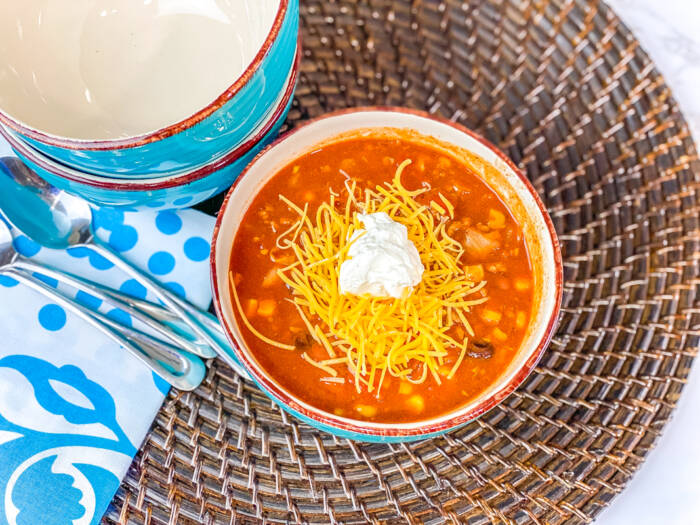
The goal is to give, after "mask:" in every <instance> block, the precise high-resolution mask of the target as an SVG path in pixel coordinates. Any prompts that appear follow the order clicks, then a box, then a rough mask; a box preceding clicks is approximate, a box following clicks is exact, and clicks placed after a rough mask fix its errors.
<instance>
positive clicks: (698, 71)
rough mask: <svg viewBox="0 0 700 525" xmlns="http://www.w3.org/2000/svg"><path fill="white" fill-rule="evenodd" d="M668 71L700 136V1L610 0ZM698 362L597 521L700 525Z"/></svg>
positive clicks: (621, 524)
mask: <svg viewBox="0 0 700 525" xmlns="http://www.w3.org/2000/svg"><path fill="white" fill-rule="evenodd" d="M608 3H609V4H610V5H611V6H612V7H613V9H615V11H616V12H617V14H618V15H619V16H620V18H622V20H623V22H625V23H626V24H627V25H628V27H630V28H631V29H632V31H633V32H634V33H635V35H636V36H637V39H638V40H639V41H640V42H641V44H642V47H643V48H644V49H645V50H646V51H647V53H649V55H650V56H651V58H652V60H653V61H654V62H655V63H656V66H657V68H658V69H659V70H660V71H661V73H662V74H663V75H664V77H665V78H666V81H667V83H668V85H669V86H670V87H671V89H672V90H673V93H674V96H675V97H676V99H677V100H678V102H679V103H680V105H681V108H682V109H683V113H684V115H685V117H686V119H687V120H688V122H689V124H690V127H691V129H692V131H693V134H694V136H695V139H696V140H697V139H698V137H700V0H609V1H608ZM699 434H700V369H699V367H698V366H697V365H696V366H695V367H694V368H693V371H692V373H691V375H690V379H689V380H688V385H687V386H686V388H685V390H684V391H683V394H682V396H681V399H680V402H679V403H678V407H677V408H676V410H675V412H674V413H673V419H672V420H671V422H670V423H669V424H668V426H667V427H666V428H665V429H664V433H663V435H662V436H661V438H660V439H659V441H658V443H657V446H656V448H655V449H654V450H653V451H652V452H651V453H650V454H649V456H648V458H647V461H646V462H645V463H644V464H643V465H642V467H641V468H640V469H639V471H638V472H637V474H636V475H635V476H634V477H633V478H632V481H631V482H630V483H629V485H628V486H627V488H626V489H625V490H624V491H623V492H622V494H620V496H618V497H617V498H616V499H615V500H613V503H612V504H611V506H610V507H609V508H608V509H606V510H605V511H603V513H602V514H601V515H600V517H599V518H598V519H597V520H596V522H595V523H596V525H697V524H700V435H699Z"/></svg>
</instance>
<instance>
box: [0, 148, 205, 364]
mask: <svg viewBox="0 0 700 525" xmlns="http://www.w3.org/2000/svg"><path fill="white" fill-rule="evenodd" d="M22 169H27V168H26V167H25V165H24V164H23V163H22V162H21V161H20V160H19V159H16V158H14V157H4V158H1V159H0V171H2V172H7V171H9V172H11V173H16V172H18V171H19V170H22ZM6 174H7V173H6ZM0 177H2V175H0ZM2 181H5V182H6V179H0V182H2ZM5 190H6V193H7V194H8V195H9V194H10V193H15V192H17V191H18V189H17V188H14V187H12V188H5ZM19 191H22V188H19ZM31 197H32V196H30V198H31ZM26 198H27V197H25V199H26ZM6 199H7V198H5V199H3V198H2V197H0V202H2V201H3V200H6ZM2 217H5V219H6V220H7V222H8V223H10V224H11V225H12V226H14V227H15V228H17V226H16V225H15V224H14V223H13V222H12V221H11V220H10V219H9V217H7V216H6V215H5V214H4V213H3V209H2V207H0V218H2ZM17 230H19V228H17ZM20 233H22V234H25V232H23V231H21V230H20ZM14 267H15V268H22V269H24V270H26V271H27V272H29V273H34V272H39V273H41V274H43V275H45V276H47V277H51V278H53V279H56V280H57V281H60V282H62V283H65V284H67V285H69V286H72V287H73V288H75V289H76V290H79V291H82V292H85V293H88V294H90V295H92V296H94V297H96V298H97V299H100V300H101V301H105V302H108V303H111V304H113V305H114V306H116V307H118V308H121V309H122V310H124V311H125V312H126V313H127V314H129V315H130V316H132V317H134V318H136V319H138V320H139V321H140V322H141V323H143V324H144V325H146V326H148V327H149V328H150V329H151V330H153V331H154V332H156V333H157V334H158V335H159V336H161V337H164V338H166V339H169V340H170V341H172V342H173V343H175V344H176V345H177V346H179V347H181V348H182V349H183V350H185V351H187V352H190V353H192V354H194V355H197V356H200V357H203V358H205V359H209V358H211V357H213V356H214V353H213V351H212V349H211V347H209V345H207V344H206V343H201V342H198V341H197V340H196V339H194V338H192V336H191V333H190V335H185V334H183V333H182V332H181V331H179V332H178V333H176V332H174V331H173V330H170V329H168V328H166V327H165V326H164V325H163V323H162V320H159V319H156V318H154V317H153V316H152V315H149V314H148V311H147V310H144V309H141V310H139V309H137V308H134V307H133V306H131V304H130V302H129V301H127V300H126V299H127V296H124V295H120V294H116V295H112V294H109V293H107V290H105V289H104V288H103V287H102V286H97V285H96V284H94V283H91V282H90V281H87V280H85V279H83V278H81V277H79V276H77V275H74V274H71V273H68V272H64V271H62V270H59V269H57V268H53V267H51V266H49V265H46V264H41V265H39V264H37V263H34V262H33V261H30V260H28V259H25V258H23V257H20V258H19V259H17V261H16V262H15V264H14ZM149 304H150V303H149ZM163 310H164V309H163Z"/></svg>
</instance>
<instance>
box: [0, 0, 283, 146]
mask: <svg viewBox="0 0 700 525" xmlns="http://www.w3.org/2000/svg"><path fill="white" fill-rule="evenodd" d="M280 4H281V1H280V0H197V1H196V2H188V1H183V0H151V1H149V0H99V1H95V0H71V3H70V8H67V7H66V4H65V2H63V1H62V0H22V1H21V2H0V108H2V111H4V112H5V113H6V114H7V115H8V116H10V117H11V118H13V119H14V120H16V121H18V122H20V123H21V124H23V125H25V126H27V127H29V128H33V129H35V130H37V131H40V132H43V133H46V134H50V135H54V136H60V137H65V138H73V139H93V140H102V139H117V138H125V137H132V136H138V135H142V134H145V133H148V132H152V131H156V130H158V129H161V128H164V127H167V126H169V125H172V124H175V123H177V122H180V121H182V120H184V119H186V118H187V117H189V116H191V115H193V114H195V113H197V112H198V111H199V110H200V109H202V108H204V107H206V106H207V105H209V104H210V103H212V102H213V101H214V100H215V99H216V98H217V97H218V96H219V95H221V94H222V93H223V92H224V91H226V89H227V88H228V87H229V86H231V85H232V84H233V83H234V82H235V81H236V79H238V78H239V77H240V76H241V74H242V73H243V71H244V70H245V69H246V67H247V66H248V65H249V64H250V63H251V62H252V61H253V59H254V58H255V56H256V54H257V53H258V51H259V49H260V47H261V46H262V45H263V43H264V42H265V39H266V37H267V35H268V34H269V32H270V30H271V28H272V25H273V22H274V20H275V17H276V15H277V12H278V10H279V6H280Z"/></svg>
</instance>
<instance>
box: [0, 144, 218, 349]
mask: <svg viewBox="0 0 700 525" xmlns="http://www.w3.org/2000/svg"><path fill="white" fill-rule="evenodd" d="M0 168H3V169H0V209H2V211H3V213H4V214H5V215H6V216H7V218H8V219H9V221H10V222H12V224H14V225H15V226H16V227H17V228H18V229H19V230H20V231H22V232H23V233H24V234H25V235H27V236H28V237H29V238H31V239H33V240H35V241H36V242H38V243H39V244H41V245H43V246H46V247H49V248H57V249H65V248H75V247H87V248H90V249H91V250H93V251H94V252H96V253H98V254H99V255H101V256H102V257H104V258H105V259H107V260H108V261H110V262H111V263H112V264H114V265H115V266H117V267H118V268H120V269H121V270H122V271H124V272H125V273H127V274H129V275H130V276H131V277H132V278H133V279H135V280H136V281H138V282H139V283H140V284H142V285H143V286H146V287H147V288H149V289H151V291H152V292H153V293H154V294H155V295H156V297H158V298H159V299H160V300H161V301H162V302H163V304H164V305H165V306H166V307H168V308H169V309H170V310H172V311H173V312H174V313H176V314H177V315H178V317H179V318H180V319H182V321H183V322H184V323H186V324H187V326H188V327H189V328H190V329H191V331H192V332H193V333H194V334H195V336H196V337H197V339H199V340H200V341H202V342H205V343H206V344H207V345H208V346H209V347H210V350H209V351H210V353H211V355H207V356H206V357H214V356H215V355H217V354H219V355H225V353H226V352H225V348H223V347H222V346H221V344H220V342H219V340H217V338H216V337H214V336H212V335H211V334H210V333H209V332H208V331H207V330H206V329H205V328H204V327H205V326H207V325H209V324H210V322H211V321H210V319H208V318H207V316H206V315H205V314H204V312H201V311H200V310H199V309H198V308H196V307H194V306H193V305H191V304H190V303H189V302H187V301H185V300H183V299H181V298H180V297H178V296H177V295H175V294H174V293H172V292H171V291H170V290H167V289H166V288H164V287H163V286H161V285H160V284H158V283H156V282H155V281H154V280H153V279H151V277H150V276H149V275H147V274H146V273H144V272H142V271H141V270H139V269H138V268H136V267H135V266H132V265H131V264H130V263H128V262H126V261H125V260H124V259H122V258H121V256H120V255H119V254H118V253H117V252H115V251H114V250H113V249H112V248H111V247H109V246H108V245H105V244H103V243H102V242H101V241H100V240H99V239H97V238H96V237H95V236H94V233H93V231H92V212H91V210H90V206H89V205H88V203H87V202H86V201H84V200H83V199H81V198H79V197H75V196H73V195H70V194H68V193H65V192H63V191H60V190H58V189H57V188H55V187H53V186H51V185H50V184H49V183H47V182H45V181H44V180H43V179H41V177H39V176H38V175H37V174H36V173H34V171H32V170H30V169H29V168H28V167H26V166H25V165H24V164H23V163H22V162H21V161H19V160H18V159H16V158H14V157H5V158H2V159H0ZM123 300H124V301H125V302H127V301H126V300H125V299H123Z"/></svg>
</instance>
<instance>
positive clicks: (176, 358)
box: [0, 268, 206, 390]
mask: <svg viewBox="0 0 700 525" xmlns="http://www.w3.org/2000/svg"><path fill="white" fill-rule="evenodd" d="M0 272H1V273H3V274H5V275H8V276H11V277H13V278H14V279H16V280H17V281H20V282H22V283H24V284H26V285H27V286H29V287H30V288H32V289H34V290H35V291H37V292H39V293H41V294H43V295H44V296H46V297H48V298H50V299H51V300H53V301H56V302H57V303H60V304H61V305H62V306H64V307H65V308H67V309H68V310H70V311H72V312H74V313H75V314H77V315H78V316H80V317H81V318H82V319H84V320H85V321H86V322H88V323H89V324H91V325H92V326H94V327H95V328H97V329H98V330H100V331H101V332H103V333H104V334H105V335H106V336H108V337H109V338H110V339H112V340H113V341H115V342H116V343H118V344H119V345H121V346H123V347H124V348H126V349H127V350H129V351H130V352H131V353H132V354H134V355H135V356H136V357H137V358H139V359H140V360H141V361H142V362H143V363H144V364H146V365H147V366H148V367H149V368H151V369H152V370H153V371H154V372H156V373H157V374H158V375H159V376H160V377H162V378H163V379H164V380H165V381H167V382H168V383H170V384H171V385H172V386H174V387H175V388H178V389H180V390H194V389H195V388H197V386H198V385H199V384H200V383H201V382H202V380H203V379H204V376H205V374H206V367H205V366H204V363H203V362H202V361H201V359H199V358H198V357H196V356H193V355H190V354H187V353H185V352H182V351H180V350H178V349H177V348H175V347H173V346H171V345H169V344H167V343H164V342H163V341H160V340H158V339H155V338H153V337H151V336H149V335H148V334H145V333H143V332H140V331H139V330H135V329H132V328H130V327H127V326H124V325H122V324H120V323H117V322H116V321H114V320H112V319H109V318H108V317H106V316H104V315H102V314H101V313H99V312H92V311H90V310H88V309H87V308H85V307H84V306H82V305H80V304H78V303H74V302H73V301H71V300H70V299H68V298H67V297H65V296H64V295H63V294H61V293H60V292H59V291H57V290H55V289H53V288H51V287H50V286H48V285H46V284H44V283H43V282H41V281H40V280H38V279H37V278H35V277H33V276H32V275H31V274H29V273H26V272H25V271H24V270H20V269H14V268H4V269H2V270H0Z"/></svg>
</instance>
